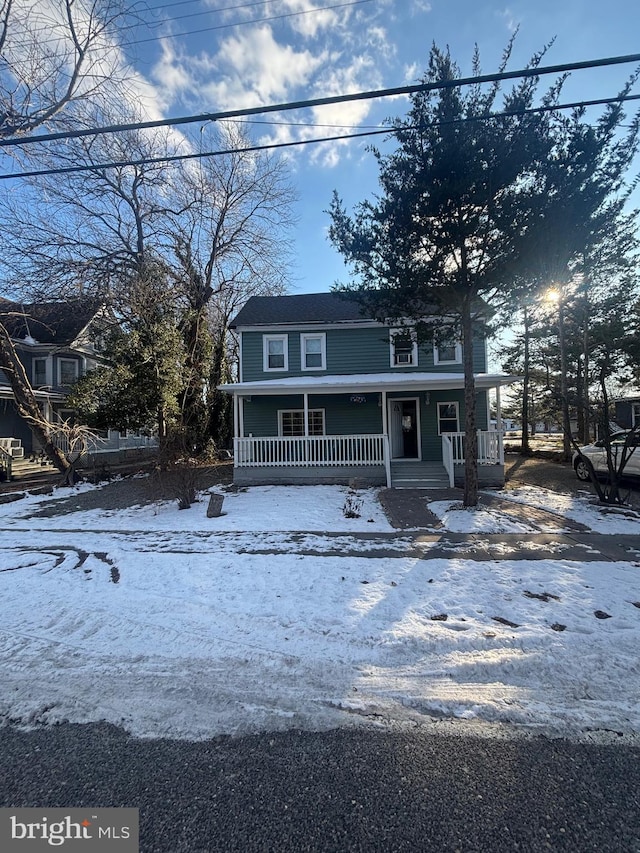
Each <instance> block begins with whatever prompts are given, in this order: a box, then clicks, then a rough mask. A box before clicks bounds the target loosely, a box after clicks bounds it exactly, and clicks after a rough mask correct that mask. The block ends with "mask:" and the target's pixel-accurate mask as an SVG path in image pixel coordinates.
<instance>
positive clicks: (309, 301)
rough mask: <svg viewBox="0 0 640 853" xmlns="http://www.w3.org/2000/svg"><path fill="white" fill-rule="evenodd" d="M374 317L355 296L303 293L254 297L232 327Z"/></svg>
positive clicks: (333, 321)
mask: <svg viewBox="0 0 640 853" xmlns="http://www.w3.org/2000/svg"><path fill="white" fill-rule="evenodd" d="M369 319H372V317H371V315H370V312H367V311H366V309H364V308H363V307H362V306H361V305H360V304H359V303H358V302H356V301H355V299H354V298H353V297H350V296H349V295H348V294H342V293H301V294H298V295H296V296H252V297H251V299H249V301H248V302H247V304H246V305H245V306H244V308H241V309H240V311H239V312H238V314H237V315H236V317H235V318H234V320H233V322H232V323H231V328H232V329H235V328H237V327H238V326H272V325H276V324H280V323H339V322H345V321H349V320H351V321H353V320H369Z"/></svg>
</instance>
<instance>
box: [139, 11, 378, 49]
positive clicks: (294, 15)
mask: <svg viewBox="0 0 640 853" xmlns="http://www.w3.org/2000/svg"><path fill="white" fill-rule="evenodd" d="M373 2H374V0H349V2H346V3H336V4H335V5H334V6H323V7H322V8H319V9H304V10H303V11H301V12H286V13H283V14H282V15H271V16H269V17H267V18H252V19H251V20H250V21H236V22H235V23H231V24H217V25H216V26H214V27H201V28H200V29H199V30H188V31H187V32H184V33H175V34H172V35H171V38H176V37H177V38H182V36H195V35H200V33H212V32H216V31H217V30H229V29H233V28H234V27H244V26H247V25H248V24H265V23H268V22H269V21H283V20H285V19H286V18H297V17H300V16H301V15H317V14H318V12H329V11H331V10H333V9H345V8H346V7H348V6H361V5H362V4H363V3H373ZM168 37H169V36H149V38H146V39H136V40H135V41H131V42H128V45H129V46H131V45H134V44H147V43H148V42H151V41H160V39H163V38H168Z"/></svg>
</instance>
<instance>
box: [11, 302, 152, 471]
mask: <svg viewBox="0 0 640 853" xmlns="http://www.w3.org/2000/svg"><path fill="white" fill-rule="evenodd" d="M0 322H1V323H2V324H3V325H4V327H5V328H6V329H7V331H8V332H9V335H10V337H11V339H12V342H13V345H14V347H15V350H16V352H17V354H18V357H19V358H20V361H21V362H22V364H23V365H24V368H25V372H26V374H27V378H28V379H29V381H30V383H31V386H32V388H33V392H34V394H35V397H36V400H37V401H38V404H39V406H40V408H41V409H42V413H43V415H44V416H45V417H46V419H47V420H48V421H50V422H51V423H53V424H55V423H56V422H62V421H65V420H67V419H72V418H73V414H74V413H73V411H72V410H71V409H70V408H69V407H68V404H67V395H68V392H69V387H70V386H71V385H72V384H73V383H74V382H75V381H76V379H78V377H79V376H82V375H83V374H84V373H86V372H87V371H88V370H91V369H92V368H94V367H96V366H97V365H98V364H99V363H101V358H100V356H99V355H98V354H97V353H96V344H97V343H98V341H99V339H100V336H101V335H102V334H103V332H104V330H105V328H106V324H107V322H112V319H111V318H110V317H108V315H107V314H106V312H105V310H104V308H103V307H102V305H99V304H97V303H96V302H95V301H92V300H89V299H84V298H77V299H74V300H68V301H65V302H46V303H45V302H43V303H37V304H33V305H22V304H19V303H15V302H10V301H8V300H6V299H0ZM148 443H149V439H147V438H144V437H141V436H137V435H136V436H123V435H121V434H120V433H119V432H117V431H113V430H108V431H107V432H105V433H104V434H101V436H100V439H99V441H98V443H97V444H96V446H95V447H94V448H92V450H93V451H94V452H98V453H100V454H106V455H107V456H115V457H116V458H117V457H118V456H119V455H122V451H124V450H127V449H131V448H138V447H141V446H146V445H147V444H148ZM61 446H62V440H61ZM0 448H4V450H5V451H6V450H11V452H12V455H13V456H14V457H15V458H22V457H29V456H35V455H37V454H39V453H40V450H41V447H40V444H39V442H38V440H37V438H36V437H35V436H34V434H33V432H32V430H31V428H30V426H29V424H28V422H27V421H25V420H24V419H23V418H22V417H21V416H20V415H19V414H18V411H17V409H16V405H15V398H14V395H13V391H12V389H11V385H10V383H9V381H8V378H7V376H6V375H5V374H4V373H3V371H2V370H1V369H0ZM62 449H64V447H63V448H62ZM105 458H106V456H105Z"/></svg>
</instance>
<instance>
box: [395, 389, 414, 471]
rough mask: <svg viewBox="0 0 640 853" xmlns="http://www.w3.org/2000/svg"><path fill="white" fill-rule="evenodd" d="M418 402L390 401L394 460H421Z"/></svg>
mask: <svg viewBox="0 0 640 853" xmlns="http://www.w3.org/2000/svg"><path fill="white" fill-rule="evenodd" d="M418 436H419V424H418V401H417V400H416V399H412V400H389V438H390V442H391V458H392V459H419V458H420V442H419V438H418Z"/></svg>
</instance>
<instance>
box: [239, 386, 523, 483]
mask: <svg viewBox="0 0 640 853" xmlns="http://www.w3.org/2000/svg"><path fill="white" fill-rule="evenodd" d="M512 379H513V378H512V377H507V376H503V375H491V374H478V375H477V376H476V390H477V393H478V399H477V405H478V410H479V417H478V422H479V424H480V425H481V426H483V427H484V426H488V425H489V423H490V418H489V407H488V390H489V389H490V388H494V389H495V390H496V397H497V410H498V421H497V428H496V429H493V430H491V429H479V430H478V432H477V435H476V437H475V440H476V441H477V446H478V463H479V479H480V482H481V483H483V484H500V483H502V482H503V481H504V449H503V441H502V438H503V434H502V430H501V421H500V386H501V385H504V384H507V383H508V382H510V381H512ZM463 384H464V383H463V377H462V376H461V375H460V374H424V373H405V374H402V375H398V374H394V375H393V376H389V375H388V374H385V375H380V376H375V377H374V376H370V375H364V376H352V375H349V376H346V375H345V376H322V377H313V378H308V377H300V378H293V377H291V378H286V379H279V380H271V381H268V382H267V381H265V382H249V383H235V384H230V385H227V386H224V390H225V391H227V393H231V394H233V397H234V424H235V436H234V482H236V483H238V484H242V485H255V484H260V483H264V484H267V483H269V484H300V485H302V484H315V483H327V484H328V483H331V484H333V483H349V482H351V481H353V480H356V481H357V482H358V483H359V484H361V485H380V486H387V487H396V488H403V487H404V488H443V487H447V486H454V485H460V484H461V483H462V480H463V476H464V473H463V466H464V450H465V442H466V439H465V435H464V432H462V431H461V430H460V429H459V424H460V420H461V415H460V410H461V408H462V406H463ZM336 427H337V428H336ZM349 427H355V428H352V429H349ZM376 427H377V429H376ZM286 432H289V433H292V432H294V433H295V434H284V433H286ZM265 433H271V434H265Z"/></svg>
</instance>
